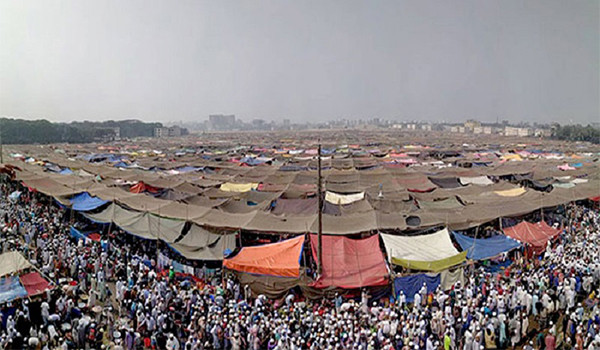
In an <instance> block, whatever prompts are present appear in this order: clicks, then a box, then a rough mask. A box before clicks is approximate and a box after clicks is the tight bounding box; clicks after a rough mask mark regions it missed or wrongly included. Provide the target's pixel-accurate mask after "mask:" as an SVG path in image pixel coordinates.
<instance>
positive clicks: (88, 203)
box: [70, 192, 108, 211]
mask: <svg viewBox="0 0 600 350" xmlns="http://www.w3.org/2000/svg"><path fill="white" fill-rule="evenodd" d="M70 201H71V209H73V210H76V211H88V210H94V209H96V208H98V207H101V206H103V205H104V204H106V203H108V201H105V200H103V199H100V198H98V197H92V196H90V194H89V193H87V192H83V193H79V194H76V195H74V196H73V197H72V198H71V199H70Z"/></svg>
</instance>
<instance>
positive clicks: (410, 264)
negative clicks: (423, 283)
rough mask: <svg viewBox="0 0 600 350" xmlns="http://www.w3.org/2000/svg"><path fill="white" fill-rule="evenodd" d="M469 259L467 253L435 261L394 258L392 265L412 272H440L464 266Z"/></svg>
mask: <svg viewBox="0 0 600 350" xmlns="http://www.w3.org/2000/svg"><path fill="white" fill-rule="evenodd" d="M466 259H467V252H466V251H464V252H462V253H458V254H456V255H454V256H451V257H449V258H445V259H441V260H434V261H417V260H407V259H398V258H394V257H392V264H394V265H398V266H402V267H405V268H407V269H411V270H420V271H431V272H439V271H443V270H446V269H448V268H450V267H452V266H456V265H459V264H462V263H463V262H464V261H465V260H466Z"/></svg>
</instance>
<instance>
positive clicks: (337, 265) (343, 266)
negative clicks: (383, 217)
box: [310, 235, 388, 289]
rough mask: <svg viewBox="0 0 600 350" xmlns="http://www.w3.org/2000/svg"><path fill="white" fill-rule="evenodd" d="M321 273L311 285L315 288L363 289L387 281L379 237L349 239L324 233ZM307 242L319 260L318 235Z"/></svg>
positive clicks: (386, 271) (383, 283)
mask: <svg viewBox="0 0 600 350" xmlns="http://www.w3.org/2000/svg"><path fill="white" fill-rule="evenodd" d="M322 240H323V262H322V267H323V273H322V275H321V276H320V277H319V279H318V280H317V281H315V283H314V284H313V287H316V288H327V287H338V288H346V289H351V288H362V287H367V286H381V285H385V284H387V283H388V269H387V266H386V264H385V259H384V257H383V253H382V252H381V248H380V247H379V236H378V235H373V236H371V237H368V238H365V239H350V238H348V237H342V236H323V237H322ZM310 244H311V247H312V253H313V256H314V258H315V260H318V258H317V257H318V253H317V250H318V248H317V247H318V238H317V236H316V235H311V237H310Z"/></svg>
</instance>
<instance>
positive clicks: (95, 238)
mask: <svg viewBox="0 0 600 350" xmlns="http://www.w3.org/2000/svg"><path fill="white" fill-rule="evenodd" d="M87 238H89V239H91V240H92V241H94V242H100V239H101V238H102V237H101V236H100V234H98V233H95V232H94V233H90V234H89V235H88V236H87Z"/></svg>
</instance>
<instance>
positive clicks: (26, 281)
mask: <svg viewBox="0 0 600 350" xmlns="http://www.w3.org/2000/svg"><path fill="white" fill-rule="evenodd" d="M19 279H20V280H21V283H22V284H23V287H25V290H27V295H29V296H33V295H38V294H42V293H44V292H45V291H46V290H47V289H48V288H50V283H48V281H46V279H44V278H43V277H42V276H40V274H39V273H37V272H30V273H28V274H25V275H22V276H21V277H19Z"/></svg>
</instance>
